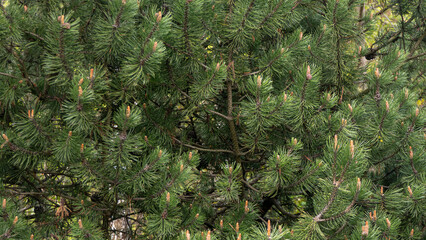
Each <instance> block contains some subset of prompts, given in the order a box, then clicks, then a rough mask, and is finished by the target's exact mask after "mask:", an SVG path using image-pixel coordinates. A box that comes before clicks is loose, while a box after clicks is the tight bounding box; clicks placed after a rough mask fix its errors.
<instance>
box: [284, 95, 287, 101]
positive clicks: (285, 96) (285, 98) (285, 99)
mask: <svg viewBox="0 0 426 240" xmlns="http://www.w3.org/2000/svg"><path fill="white" fill-rule="evenodd" d="M284 102H287V94H286V93H284Z"/></svg>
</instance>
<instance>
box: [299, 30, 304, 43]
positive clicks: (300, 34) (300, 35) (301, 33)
mask: <svg viewBox="0 0 426 240" xmlns="http://www.w3.org/2000/svg"><path fill="white" fill-rule="evenodd" d="M302 38H303V32H300V33H299V41H302Z"/></svg>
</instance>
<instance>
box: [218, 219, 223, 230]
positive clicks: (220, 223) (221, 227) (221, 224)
mask: <svg viewBox="0 0 426 240" xmlns="http://www.w3.org/2000/svg"><path fill="white" fill-rule="evenodd" d="M219 226H220V229H223V219H220V222H219Z"/></svg>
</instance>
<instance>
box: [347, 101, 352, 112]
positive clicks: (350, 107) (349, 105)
mask: <svg viewBox="0 0 426 240" xmlns="http://www.w3.org/2000/svg"><path fill="white" fill-rule="evenodd" d="M348 108H349V111H350V112H351V113H352V111H353V109H352V106H351V104H349V103H348Z"/></svg>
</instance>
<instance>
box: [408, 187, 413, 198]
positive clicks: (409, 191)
mask: <svg viewBox="0 0 426 240" xmlns="http://www.w3.org/2000/svg"><path fill="white" fill-rule="evenodd" d="M407 189H408V193H410V197H413V191H412V190H411V187H410V186H408V187H407Z"/></svg>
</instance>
